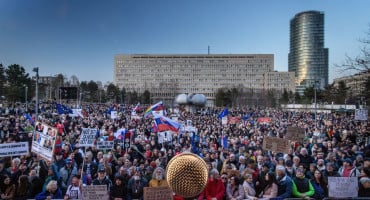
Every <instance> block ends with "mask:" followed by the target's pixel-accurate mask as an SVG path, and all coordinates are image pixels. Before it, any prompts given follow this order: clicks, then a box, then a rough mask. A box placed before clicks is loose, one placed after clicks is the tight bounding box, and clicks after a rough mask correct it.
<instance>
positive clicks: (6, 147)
mask: <svg viewBox="0 0 370 200" xmlns="http://www.w3.org/2000/svg"><path fill="white" fill-rule="evenodd" d="M27 154H28V142H17V143H5V144H0V157H7V156H21V155H27Z"/></svg>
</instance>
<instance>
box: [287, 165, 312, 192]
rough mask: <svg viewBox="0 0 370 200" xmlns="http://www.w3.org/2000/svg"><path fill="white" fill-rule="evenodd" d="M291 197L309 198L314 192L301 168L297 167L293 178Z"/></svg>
mask: <svg viewBox="0 0 370 200" xmlns="http://www.w3.org/2000/svg"><path fill="white" fill-rule="evenodd" d="M292 182H293V191H292V194H293V197H295V198H310V197H312V196H313V195H314V194H315V189H314V188H313V186H312V184H311V181H310V180H309V179H307V178H306V177H305V176H304V172H303V169H302V168H297V170H296V177H294V178H293V181H292Z"/></svg>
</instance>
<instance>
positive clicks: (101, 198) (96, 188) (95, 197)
mask: <svg viewBox="0 0 370 200" xmlns="http://www.w3.org/2000/svg"><path fill="white" fill-rule="evenodd" d="M82 199H83V200H108V199H109V195H108V191H107V185H86V186H84V187H82Z"/></svg>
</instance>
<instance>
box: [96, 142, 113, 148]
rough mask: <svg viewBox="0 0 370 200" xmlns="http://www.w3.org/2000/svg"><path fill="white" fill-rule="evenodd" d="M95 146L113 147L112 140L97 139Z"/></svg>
mask: <svg viewBox="0 0 370 200" xmlns="http://www.w3.org/2000/svg"><path fill="white" fill-rule="evenodd" d="M96 148H97V149H99V150H106V149H108V150H110V149H113V148H114V142H113V141H99V142H97V143H96Z"/></svg>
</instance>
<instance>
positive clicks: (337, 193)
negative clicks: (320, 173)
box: [328, 176, 358, 198]
mask: <svg viewBox="0 0 370 200" xmlns="http://www.w3.org/2000/svg"><path fill="white" fill-rule="evenodd" d="M328 187H329V197H335V198H348V197H357V196H358V193H357V190H358V178H357V177H330V176H329V177H328Z"/></svg>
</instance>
